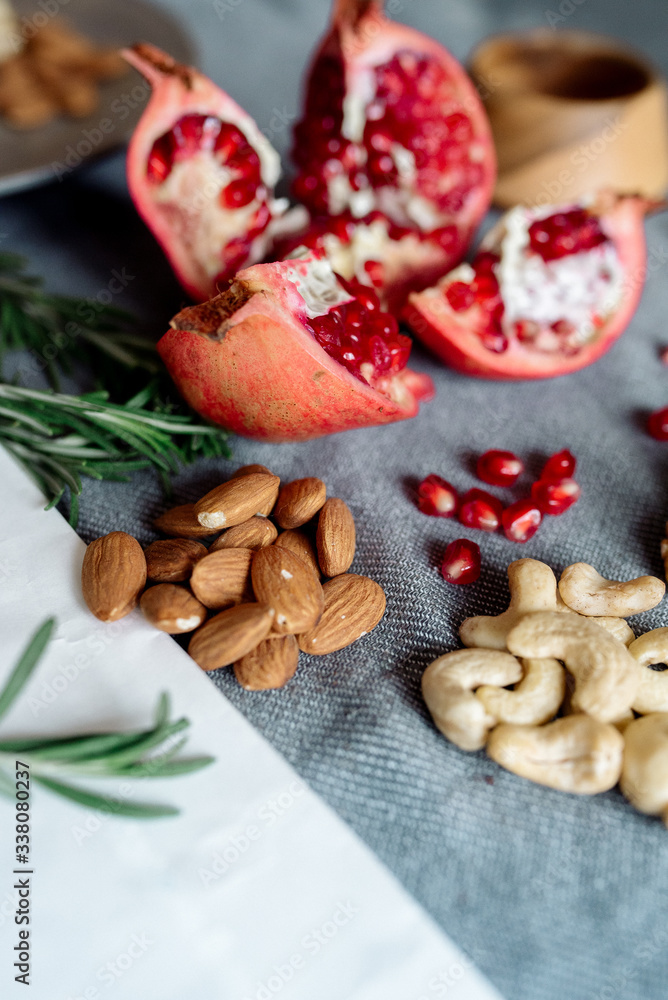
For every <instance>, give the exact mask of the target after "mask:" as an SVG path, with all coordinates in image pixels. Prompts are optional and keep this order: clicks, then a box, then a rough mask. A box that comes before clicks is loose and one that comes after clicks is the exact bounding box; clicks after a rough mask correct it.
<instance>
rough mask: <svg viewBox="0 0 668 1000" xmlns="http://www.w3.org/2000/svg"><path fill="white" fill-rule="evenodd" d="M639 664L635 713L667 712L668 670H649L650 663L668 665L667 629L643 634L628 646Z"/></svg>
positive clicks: (657, 629) (653, 630) (658, 629)
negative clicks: (638, 683)
mask: <svg viewBox="0 0 668 1000" xmlns="http://www.w3.org/2000/svg"><path fill="white" fill-rule="evenodd" d="M629 653H630V654H631V656H632V657H634V659H636V660H637V661H638V663H639V664H640V667H641V670H640V685H639V686H638V693H637V694H636V697H635V700H634V702H633V707H634V709H635V710H636V712H640V714H641V715H648V714H649V713H650V712H668V670H650V664H652V663H668V628H654V629H652V631H651V632H645V634H644V635H641V636H639V637H638V638H637V639H636V640H635V642H632V643H631V645H630V646H629Z"/></svg>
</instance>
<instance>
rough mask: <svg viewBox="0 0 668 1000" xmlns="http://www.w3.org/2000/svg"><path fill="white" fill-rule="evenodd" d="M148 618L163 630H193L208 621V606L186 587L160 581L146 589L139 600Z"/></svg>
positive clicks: (177, 633)
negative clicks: (201, 602)
mask: <svg viewBox="0 0 668 1000" xmlns="http://www.w3.org/2000/svg"><path fill="white" fill-rule="evenodd" d="M139 605H140V607H141V609H142V611H143V612H144V615H145V617H146V619H147V620H148V621H149V622H150V623H151V625H153V626H154V627H155V628H159V629H160V631H161V632H169V634H170V635H179V634H181V633H182V632H192V630H193V629H195V628H198V627H199V626H200V625H201V624H202V622H203V621H206V608H205V607H204V605H203V604H200V602H199V601H198V600H197V598H195V597H193V595H192V594H191V593H190V591H189V590H186V588H185V587H177V586H176V584H175V583H159V584H158V585H157V586H156V587H149V589H148V590H145V591H144V593H143V594H142V596H141V600H140V601H139Z"/></svg>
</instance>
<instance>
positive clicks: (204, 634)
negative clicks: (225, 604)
mask: <svg viewBox="0 0 668 1000" xmlns="http://www.w3.org/2000/svg"><path fill="white" fill-rule="evenodd" d="M273 618H274V612H273V611H272V609H271V608H268V607H267V605H266V604H238V605H237V606H236V607H235V608H228V609H227V610H226V611H221V612H220V614H219V615H215V616H214V617H213V618H210V619H209V621H208V622H207V623H206V624H205V625H202V627H201V628H198V629H197V631H196V632H195V634H194V635H193V637H192V639H191V640H190V643H189V645H188V652H189V653H190V655H191V656H192V658H193V660H195V662H196V663H197V664H199V666H200V667H201V668H202V670H217V669H218V667H227V666H229V665H230V663H235V662H236V660H241V659H242V658H243V657H244V656H245V655H246V654H247V653H250V651H251V650H252V649H255V647H256V646H257V645H259V643H261V642H262V640H263V639H266V637H267V636H268V634H269V632H270V630H271V624H272V621H273Z"/></svg>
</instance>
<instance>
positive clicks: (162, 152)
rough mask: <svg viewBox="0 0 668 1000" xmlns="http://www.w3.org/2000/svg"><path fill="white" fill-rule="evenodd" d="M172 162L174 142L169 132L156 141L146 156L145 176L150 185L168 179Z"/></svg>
mask: <svg viewBox="0 0 668 1000" xmlns="http://www.w3.org/2000/svg"><path fill="white" fill-rule="evenodd" d="M173 162H174V142H173V136H172V134H171V132H168V133H167V135H161V136H160V138H159V139H156V140H155V142H154V143H153V146H152V148H151V152H150V153H149V156H148V164H147V166H146V176H147V178H148V180H149V181H150V182H151V183H152V184H162V182H163V181H165V180H166V179H167V177H169V174H170V173H171V170H172V164H173Z"/></svg>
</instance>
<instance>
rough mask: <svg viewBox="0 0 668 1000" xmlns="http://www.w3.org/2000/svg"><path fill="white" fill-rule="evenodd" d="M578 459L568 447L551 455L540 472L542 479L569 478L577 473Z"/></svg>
mask: <svg viewBox="0 0 668 1000" xmlns="http://www.w3.org/2000/svg"><path fill="white" fill-rule="evenodd" d="M576 464H577V459H576V457H575V455H573V454H572V453H571V452H570V451H569V450H568V448H564V449H563V450H562V451H557V452H555V453H554V455H550V457H549V458H548V460H547V462H546V463H545V465H544V466H543V471H542V472H541V474H540V478H541V479H569V478H570V477H571V476H573V475H574V474H575V466H576Z"/></svg>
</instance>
